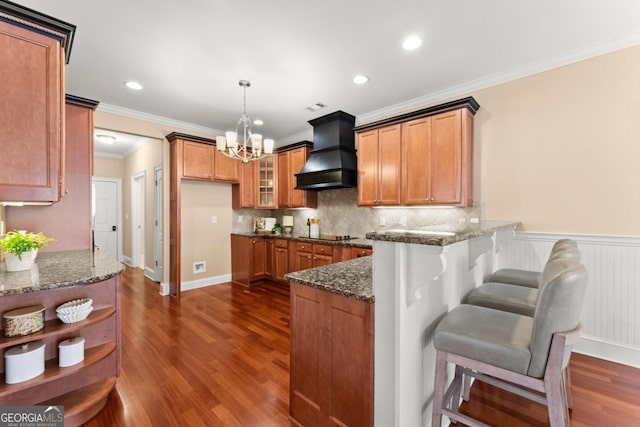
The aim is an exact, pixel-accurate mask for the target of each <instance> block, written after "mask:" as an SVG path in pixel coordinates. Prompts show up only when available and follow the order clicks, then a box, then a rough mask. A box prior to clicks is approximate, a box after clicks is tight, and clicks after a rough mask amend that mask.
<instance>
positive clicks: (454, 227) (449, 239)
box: [366, 221, 520, 246]
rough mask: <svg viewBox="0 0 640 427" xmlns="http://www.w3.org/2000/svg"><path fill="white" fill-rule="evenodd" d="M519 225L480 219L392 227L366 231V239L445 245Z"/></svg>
mask: <svg viewBox="0 0 640 427" xmlns="http://www.w3.org/2000/svg"><path fill="white" fill-rule="evenodd" d="M518 225H520V223H519V222H514V221H480V222H479V223H476V224H473V223H462V224H444V225H437V226H430V227H424V228H420V229H393V230H384V231H375V232H371V233H367V236H366V237H367V239H371V240H383V241H387V242H398V243H415V244H419V245H431V246H445V245H450V244H452V243H456V242H461V241H463V240H469V239H473V238H474V237H479V236H482V235H485V234H489V233H493V232H495V231H499V230H503V229H514V228H515V227H517V226H518Z"/></svg>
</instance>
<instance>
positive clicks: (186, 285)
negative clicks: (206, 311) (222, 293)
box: [180, 274, 231, 292]
mask: <svg viewBox="0 0 640 427" xmlns="http://www.w3.org/2000/svg"><path fill="white" fill-rule="evenodd" d="M230 281H231V274H222V275H220V276H212V277H205V278H203V279H198V280H189V281H187V282H182V283H181V284H180V291H182V292H184V291H190V290H191V289H198V288H204V287H205V286H212V285H219V284H221V283H227V282H230Z"/></svg>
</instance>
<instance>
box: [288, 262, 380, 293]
mask: <svg viewBox="0 0 640 427" xmlns="http://www.w3.org/2000/svg"><path fill="white" fill-rule="evenodd" d="M372 268H373V264H372V257H371V256H366V257H361V258H356V259H352V260H348V261H342V262H337V263H334V264H329V265H325V266H322V267H316V268H310V269H308V270H302V271H296V272H293V273H288V274H285V275H284V278H285V279H287V280H290V281H292V282H295V283H300V284H301V285H306V286H310V287H312V288H316V289H320V290H323V291H328V292H332V293H335V294H338V295H342V296H345V297H347V298H353V299H357V300H360V301H364V302H367V303H373V302H374V301H375V299H374V296H373V279H372V274H371V273H372Z"/></svg>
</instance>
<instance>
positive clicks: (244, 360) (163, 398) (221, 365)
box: [85, 268, 640, 427]
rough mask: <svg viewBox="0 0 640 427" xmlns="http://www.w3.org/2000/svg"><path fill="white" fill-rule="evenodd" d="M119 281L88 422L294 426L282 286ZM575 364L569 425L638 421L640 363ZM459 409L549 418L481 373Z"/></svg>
mask: <svg viewBox="0 0 640 427" xmlns="http://www.w3.org/2000/svg"><path fill="white" fill-rule="evenodd" d="M122 288H123V289H122V291H123V292H122V373H121V376H120V378H119V379H118V382H117V385H116V390H115V391H114V392H113V393H112V394H111V395H110V397H109V400H108V402H107V406H106V407H105V409H104V410H103V411H102V412H101V413H99V414H98V415H97V416H96V417H95V418H93V419H92V420H91V421H89V422H88V423H87V424H85V426H89V427H106V426H109V427H111V426H290V423H289V421H288V417H287V416H288V404H289V395H288V393H289V294H288V292H287V291H286V290H282V289H280V288H277V287H272V286H258V287H253V288H251V289H250V290H249V289H246V288H243V287H240V286H236V285H231V284H223V285H216V286H211V287H207V288H201V289H195V290H191V291H188V292H184V293H183V294H182V298H181V299H180V300H175V299H173V298H170V297H162V296H160V295H159V294H158V292H157V289H158V288H157V285H156V284H155V283H152V282H150V281H149V280H147V279H145V278H144V276H143V274H142V272H141V271H140V270H137V269H129V268H128V269H127V270H126V271H125V272H124V273H123V280H122ZM571 369H572V377H573V401H574V409H573V411H572V414H571V425H572V426H574V427H584V426H589V427H601V426H607V427H613V426H635V425H640V369H633V368H630V367H626V366H623V365H618V364H615V363H611V362H606V361H602V360H599V359H594V358H591V357H587V356H583V355H580V354H574V355H573V356H572V359H571ZM463 410H464V411H466V413H468V414H470V415H472V416H474V417H476V418H478V419H480V420H482V421H484V422H485V423H488V424H491V425H494V426H500V427H503V426H509V427H511V426H513V427H525V426H527V427H538V426H548V425H549V423H548V421H547V412H546V407H544V406H542V405H539V404H536V403H532V402H530V401H528V400H526V399H523V398H520V397H518V396H514V395H512V394H509V393H506V392H503V391H502V390H499V389H496V388H494V387H491V386H488V385H486V384H483V383H481V382H479V381H477V382H476V383H474V386H473V387H472V391H471V400H470V402H469V403H468V404H465V405H464V406H463ZM458 425H461V424H458ZM384 427H386V426H384ZM389 427H391V426H389ZM398 427H404V426H398ZM408 427H410V426H408Z"/></svg>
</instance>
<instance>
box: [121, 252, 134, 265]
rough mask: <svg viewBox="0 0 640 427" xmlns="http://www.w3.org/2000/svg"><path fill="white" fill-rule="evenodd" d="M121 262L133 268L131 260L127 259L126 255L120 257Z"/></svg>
mask: <svg viewBox="0 0 640 427" xmlns="http://www.w3.org/2000/svg"><path fill="white" fill-rule="evenodd" d="M122 262H124V263H125V264H127V265H128V266H129V267H133V259H131V258H129V257H128V256H126V255H122Z"/></svg>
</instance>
